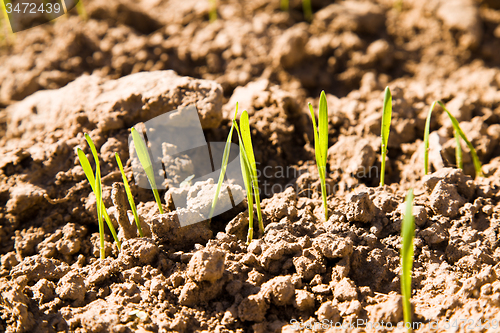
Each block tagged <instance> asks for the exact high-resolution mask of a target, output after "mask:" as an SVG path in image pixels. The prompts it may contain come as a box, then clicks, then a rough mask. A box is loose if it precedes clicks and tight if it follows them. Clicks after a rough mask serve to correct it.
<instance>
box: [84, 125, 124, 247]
mask: <svg viewBox="0 0 500 333" xmlns="http://www.w3.org/2000/svg"><path fill="white" fill-rule="evenodd" d="M85 140H87V143H88V144H89V146H90V151H91V152H92V156H93V157H94V162H95V169H96V178H97V171H99V176H100V175H101V165H100V163H99V155H97V149H96V148H95V145H94V142H93V141H92V139H91V138H90V136H89V135H88V134H87V133H85ZM89 165H90V163H89ZM96 181H97V179H96ZM99 186H100V187H101V188H102V185H101V182H100V179H99ZM95 189H97V188H95ZM94 193H96V192H94ZM96 197H97V194H96ZM101 199H102V196H101ZM101 206H102V207H101V211H102V212H103V213H104V219H105V220H106V224H107V225H108V228H109V230H110V231H111V235H112V236H113V239H114V240H115V242H116V245H117V246H118V249H119V250H121V247H122V246H121V243H120V240H119V239H118V236H117V235H116V231H115V227H114V226H113V223H111V219H110V218H109V215H108V212H107V211H106V207H104V202H101Z"/></svg>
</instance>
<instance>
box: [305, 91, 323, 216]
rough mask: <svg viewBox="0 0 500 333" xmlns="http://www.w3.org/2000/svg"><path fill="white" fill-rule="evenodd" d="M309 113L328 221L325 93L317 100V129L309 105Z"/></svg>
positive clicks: (312, 111) (314, 117) (312, 110)
mask: <svg viewBox="0 0 500 333" xmlns="http://www.w3.org/2000/svg"><path fill="white" fill-rule="evenodd" d="M309 111H310V112H311V118H312V123H313V131H314V152H315V154H316V165H317V167H318V173H319V179H320V182H321V195H322V197H323V209H324V211H325V221H328V204H327V200H326V196H327V193H326V158H327V154H328V106H327V102H326V95H325V92H324V91H322V92H321V96H320V98H319V115H318V117H319V118H318V127H316V116H315V115H314V109H313V107H312V105H311V103H309Z"/></svg>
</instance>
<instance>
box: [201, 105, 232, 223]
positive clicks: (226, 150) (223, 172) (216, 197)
mask: <svg viewBox="0 0 500 333" xmlns="http://www.w3.org/2000/svg"><path fill="white" fill-rule="evenodd" d="M237 115H238V103H236V112H235V113H234V117H233V124H232V125H231V129H230V130H229V135H228V136H227V140H226V145H225V146H224V153H223V154H222V164H221V167H220V174H219V181H218V182H217V189H216V190H215V193H214V198H213V200H212V207H210V214H209V215H208V219H209V220H210V219H212V216H213V214H214V211H215V206H216V205H217V201H218V200H219V194H220V189H221V187H222V183H223V182H224V176H225V175H226V169H227V163H228V162H229V153H230V151H231V140H232V138H233V130H234V124H236V116H237Z"/></svg>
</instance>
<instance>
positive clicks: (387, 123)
mask: <svg viewBox="0 0 500 333" xmlns="http://www.w3.org/2000/svg"><path fill="white" fill-rule="evenodd" d="M382 112H383V113H382V126H381V131H380V136H381V139H382V142H381V146H380V151H381V155H382V161H381V165H380V186H384V184H385V160H386V155H387V143H388V142H389V132H390V130H391V118H392V95H391V90H390V89H389V87H386V88H385V94H384V106H383V111H382Z"/></svg>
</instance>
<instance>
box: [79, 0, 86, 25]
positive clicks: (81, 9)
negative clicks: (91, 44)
mask: <svg viewBox="0 0 500 333" xmlns="http://www.w3.org/2000/svg"><path fill="white" fill-rule="evenodd" d="M76 11H77V13H78V16H80V18H81V19H82V20H84V21H87V19H88V15H87V10H86V9H85V6H84V5H83V1H82V0H78V2H77V3H76Z"/></svg>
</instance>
